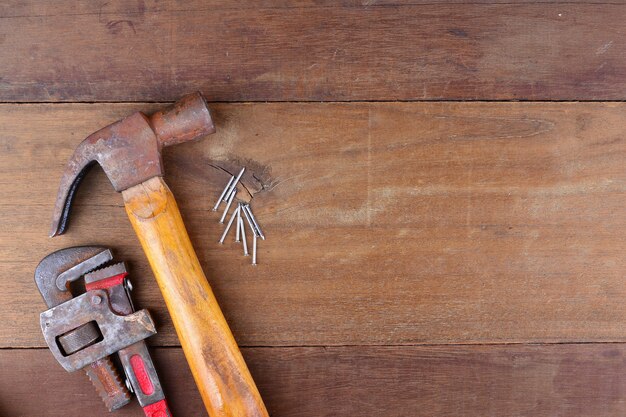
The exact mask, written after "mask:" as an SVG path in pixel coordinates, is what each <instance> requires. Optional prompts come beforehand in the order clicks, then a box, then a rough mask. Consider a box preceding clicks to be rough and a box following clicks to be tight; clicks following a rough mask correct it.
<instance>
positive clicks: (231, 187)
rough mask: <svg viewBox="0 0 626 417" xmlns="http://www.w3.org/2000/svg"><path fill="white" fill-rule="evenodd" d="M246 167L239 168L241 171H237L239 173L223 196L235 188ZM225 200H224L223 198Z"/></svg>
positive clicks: (226, 196)
mask: <svg viewBox="0 0 626 417" xmlns="http://www.w3.org/2000/svg"><path fill="white" fill-rule="evenodd" d="M245 170H246V167H243V168H241V171H239V174H238V175H237V178H235V181H233V183H232V184H231V186H230V191H228V192H227V193H226V195H225V196H224V198H226V199H227V198H228V196H229V194H230V193H231V192H232V191H233V190H235V189H236V188H237V184H238V183H239V180H240V179H241V177H242V176H243V173H244V172H245ZM224 201H226V200H224Z"/></svg>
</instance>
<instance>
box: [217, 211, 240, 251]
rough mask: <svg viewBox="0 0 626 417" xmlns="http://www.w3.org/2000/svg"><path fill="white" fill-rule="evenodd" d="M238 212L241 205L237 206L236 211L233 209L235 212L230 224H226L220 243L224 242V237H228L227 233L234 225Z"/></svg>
mask: <svg viewBox="0 0 626 417" xmlns="http://www.w3.org/2000/svg"><path fill="white" fill-rule="evenodd" d="M238 212H239V207H237V208H236V209H235V211H233V214H232V215H231V216H230V220H229V221H228V224H227V225H226V229H225V230H224V233H222V237H221V239H220V243H224V239H226V235H227V234H228V231H229V230H230V226H232V224H233V221H234V220H235V219H236V218H237V213H238Z"/></svg>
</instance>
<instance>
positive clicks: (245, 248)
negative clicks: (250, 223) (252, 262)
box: [239, 215, 250, 256]
mask: <svg viewBox="0 0 626 417" xmlns="http://www.w3.org/2000/svg"><path fill="white" fill-rule="evenodd" d="M239 228H240V229H241V241H242V242H243V256H249V255H250V254H249V253H248V241H247V240H246V228H245V226H244V224H243V219H242V218H241V215H240V216H239Z"/></svg>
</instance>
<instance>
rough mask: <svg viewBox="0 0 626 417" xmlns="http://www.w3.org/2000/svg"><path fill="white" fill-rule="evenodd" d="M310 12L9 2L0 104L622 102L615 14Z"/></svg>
mask: <svg viewBox="0 0 626 417" xmlns="http://www.w3.org/2000/svg"><path fill="white" fill-rule="evenodd" d="M317 3H318V2H311V1H307V0H303V1H300V2H297V3H295V7H294V5H292V4H291V3H288V2H279V3H276V4H274V3H273V2H272V3H260V4H259V3H258V2H245V3H242V4H240V3H239V2H227V3H224V4H221V2H211V3H209V4H206V3H205V2H203V1H200V0H194V1H188V2H185V5H184V7H182V6H181V4H180V3H179V2H177V1H173V0H170V1H165V2H150V1H149V2H147V3H144V2H139V3H137V4H138V5H137V6H136V7H135V6H130V7H129V5H128V2H123V1H120V0H117V1H109V2H106V3H104V4H100V3H93V2H82V3H80V4H78V5H77V4H76V2H74V1H69V0H64V1H59V2H51V3H50V4H48V5H42V4H41V2H33V1H29V2H24V1H15V0H14V1H10V2H9V3H8V4H7V6H5V7H0V19H2V25H0V44H1V45H2V48H0V62H2V78H1V79H0V101H11V102H29V101H50V102H54V101H89V102H91V101H159V100H175V99H176V98H178V97H179V96H181V95H183V94H185V93H187V92H189V91H191V90H195V89H201V90H202V91H203V92H204V93H205V94H206V95H207V97H208V98H209V99H210V100H214V101H288V100H292V101H294V100H296V101H297V100H300V101H330V100H340V101H354V100H439V99H446V100H449V99H459V100H484V99H489V100H495V99H498V100H508V99H523V100H556V99H558V100H623V99H624V97H625V96H626V72H625V71H626V69H625V68H626V65H624V64H625V61H624V57H625V56H626V54H625V51H626V41H625V40H624V39H626V37H625V36H624V35H625V33H624V30H625V28H624V25H623V22H624V20H625V19H626V5H624V4H615V3H613V4H588V3H591V2H583V3H581V4H570V3H572V2H568V3H567V4H558V3H557V4H551V3H550V4H545V3H543V4H535V3H536V2H531V3H527V4H525V3H524V2H514V3H519V4H480V3H481V2H479V3H478V4H476V3H472V4H416V3H421V2H408V3H406V2H392V3H388V4H381V5H375V6H373V5H372V4H371V2H365V4H363V5H361V4H359V3H358V2H355V1H351V0H348V1H345V2H343V3H341V2H340V3H338V4H336V3H335V2H328V1H327V2H322V3H320V4H319V5H318V4H317ZM427 3H431V2H427ZM506 3H510V2H506Z"/></svg>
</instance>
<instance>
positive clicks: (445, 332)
mask: <svg viewBox="0 0 626 417" xmlns="http://www.w3.org/2000/svg"><path fill="white" fill-rule="evenodd" d="M154 107H155V106H154V105H140V104H135V105H126V104H124V105H112V104H99V105H86V104H85V105H20V106H15V105H4V106H0V137H2V138H4V144H3V149H4V152H3V153H2V155H1V156H0V166H2V167H3V169H4V172H5V175H4V176H3V178H2V184H0V201H2V203H1V204H2V209H3V213H4V216H2V219H1V220H0V222H1V223H0V224H1V227H0V242H1V243H0V263H2V265H3V269H2V272H1V274H2V280H3V281H4V282H10V283H11V285H9V286H7V288H5V290H4V291H2V292H0V315H2V316H4V317H7V318H9V319H8V320H3V321H1V322H0V343H1V346H6V347H9V346H11V347H16V346H23V347H31V346H43V345H42V343H43V341H42V339H41V335H40V332H39V329H38V321H37V320H36V317H37V315H38V313H39V312H40V311H41V310H42V308H43V302H42V301H41V299H40V297H39V294H38V293H37V291H36V288H35V286H34V285H33V282H32V273H33V269H34V267H35V265H36V263H37V262H38V260H39V259H41V258H42V257H43V256H44V255H45V254H47V253H48V252H50V251H52V250H53V249H55V248H61V247H65V246H69V245H74V244H87V243H100V244H106V245H110V246H112V247H113V248H115V249H117V250H118V251H119V252H120V255H121V256H122V257H124V258H125V259H127V260H128V261H129V262H130V267H131V268H132V271H133V276H134V281H135V287H136V296H137V303H138V305H141V306H143V307H146V308H149V309H151V310H152V311H154V312H155V313H156V316H157V318H158V319H159V321H160V322H161V323H163V326H162V327H160V328H159V331H160V334H159V335H158V339H157V340H158V344H166V345H177V344H178V342H177V340H176V338H175V335H174V333H173V329H172V328H171V326H170V322H169V320H168V319H167V315H166V313H165V307H164V305H163V303H162V298H161V296H160V294H159V292H158V289H157V288H156V285H154V280H153V278H152V275H151V273H150V272H149V269H148V267H147V262H146V260H145V256H144V255H143V254H142V252H141V249H140V247H139V245H138V242H137V239H136V237H135V236H134V233H133V231H132V229H131V227H130V225H129V222H128V219H127V218H126V215H125V213H124V209H123V207H122V198H121V196H120V195H119V194H117V193H115V192H114V191H113V190H112V188H111V186H110V184H109V183H108V182H107V180H106V178H105V177H104V175H103V174H102V173H101V172H98V171H96V172H95V173H93V174H90V175H89V177H88V178H87V180H86V183H84V184H83V185H82V189H81V190H80V193H79V195H78V197H77V198H78V200H77V202H76V203H77V205H76V210H75V212H74V213H73V218H72V219H73V223H71V224H70V228H69V232H68V234H67V235H64V236H62V237H59V238H55V239H48V238H47V237H46V232H47V230H48V225H49V221H50V216H51V208H52V204H53V199H54V196H55V193H56V189H57V185H58V180H59V176H60V174H61V171H62V168H63V164H64V163H65V162H64V161H66V160H67V159H68V158H69V156H70V154H71V152H72V150H73V148H74V147H75V146H76V144H78V143H79V141H80V140H81V138H82V137H83V136H85V135H86V134H87V133H88V132H89V131H90V130H93V129H94V127H95V126H101V125H105V124H106V123H107V120H108V121H111V120H114V119H115V118H116V117H117V116H118V115H121V114H124V113H127V112H129V111H130V109H131V108H133V109H137V108H144V109H145V108H147V109H150V108H154ZM212 108H213V109H214V114H215V119H216V123H217V125H219V126H221V128H220V129H219V130H218V132H217V133H216V134H214V135H212V136H210V137H208V138H206V139H205V140H203V141H200V142H197V143H193V144H189V145H179V146H177V147H171V148H167V149H166V150H165V169H166V172H167V175H168V176H167V181H168V183H169V184H170V186H171V188H172V190H173V191H174V193H175V195H176V196H177V199H178V201H179V205H180V207H181V211H182V213H183V216H184V219H185V222H186V225H187V228H188V230H189V231H190V235H191V239H192V242H193V243H194V245H195V247H196V250H197V252H198V256H199V258H200V261H201V264H202V266H203V268H204V269H205V271H206V274H207V277H208V278H209V282H210V283H211V285H212V286H213V288H214V289H215V292H216V295H217V297H218V300H219V302H220V304H221V306H222V308H223V309H224V312H225V315H226V317H227V319H228V320H229V322H230V323H231V325H232V328H233V330H234V333H235V337H236V339H237V340H238V341H239V343H241V344H243V345H244V346H259V345H261V346H266V345H271V346H276V345H279V346H280V345H283V346H284V345H289V346H292V345H299V344H303V345H343V344H387V343H389V344H415V343H461V342H462V343H488V342H507V343H508V342H560V341H569V342H576V341H587V342H590V341H623V340H624V335H625V333H624V324H623V323H624V317H625V315H626V307H624V302H623V300H624V297H625V295H626V290H625V287H624V285H623V278H624V270H625V266H626V265H625V264H624V262H625V259H624V256H623V250H624V248H625V245H626V234H625V233H624V231H625V226H626V212H625V211H624V210H623V206H624V198H625V191H626V164H624V161H625V160H626V155H625V152H626V146H625V145H624V144H625V142H624V135H623V130H622V126H623V125H624V114H625V112H624V110H625V108H626V107H625V105H624V104H599V103H598V104H594V103H569V104H565V103H552V104H549V103H508V104H502V103H474V104H467V103H466V104H458V103H448V104H441V103H431V104H428V103H413V104H408V103H404V104H403V103H397V104H389V103H378V104H366V103H355V104H294V103H284V104H252V105H249V104H237V105H225V104H223V105H213V106H212ZM244 164H245V165H246V166H247V167H248V168H249V172H248V174H247V175H246V177H245V181H244V184H245V185H246V186H247V187H248V188H249V189H250V190H260V189H261V188H262V187H265V189H264V190H262V191H258V192H254V197H253V203H252V205H253V208H254V211H255V213H256V214H257V217H258V218H259V219H260V222H261V224H262V226H263V227H264V228H265V231H266V233H267V235H268V240H267V241H263V242H261V243H260V245H259V248H260V254H259V260H260V265H259V266H258V267H257V268H253V267H251V266H250V265H249V259H246V258H244V257H243V256H242V255H241V252H240V248H239V247H236V246H235V245H234V244H233V243H230V244H227V245H226V246H225V247H222V246H220V245H219V244H218V243H217V240H218V239H219V236H220V233H221V230H222V229H221V227H219V225H218V223H217V220H218V217H219V214H218V213H214V212H212V211H211V208H212V206H213V204H214V201H215V199H216V198H217V196H218V195H219V192H220V190H221V187H223V185H224V183H225V182H226V180H227V174H226V173H225V172H224V171H223V170H221V169H217V168H215V167H222V168H224V169H227V170H230V171H232V172H235V170H237V169H238V167H239V166H240V165H244ZM253 176H256V177H257V178H260V179H261V182H260V183H259V182H258V181H256V180H255V179H254V178H253ZM229 240H232V239H229Z"/></svg>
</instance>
